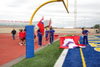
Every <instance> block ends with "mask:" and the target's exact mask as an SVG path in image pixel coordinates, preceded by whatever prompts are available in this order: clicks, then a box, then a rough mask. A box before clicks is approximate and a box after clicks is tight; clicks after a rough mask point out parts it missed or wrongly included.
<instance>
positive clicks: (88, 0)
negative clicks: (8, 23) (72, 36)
mask: <svg viewBox="0 0 100 67" xmlns="http://www.w3.org/2000/svg"><path fill="white" fill-rule="evenodd" d="M46 1H48V0H0V20H16V21H30V18H31V16H32V14H33V12H34V11H35V9H36V8H37V7H38V6H39V5H40V4H42V3H44V2H46ZM76 2H77V3H76V6H77V7H76V8H75V0H69V7H68V10H69V14H68V13H67V12H66V10H65V7H64V5H63V3H62V2H53V3H49V4H47V5H45V6H43V7H42V8H40V9H39V10H38V11H37V13H36V15H35V16H34V19H33V22H34V21H39V20H40V19H41V18H42V16H44V19H45V20H49V19H50V18H51V19H52V26H53V27H66V28H68V27H74V26H76V27H78V26H80V27H91V26H93V25H94V24H100V0H76ZM75 9H76V12H77V13H76V25H75V24H74V23H75V14H74V13H75Z"/></svg>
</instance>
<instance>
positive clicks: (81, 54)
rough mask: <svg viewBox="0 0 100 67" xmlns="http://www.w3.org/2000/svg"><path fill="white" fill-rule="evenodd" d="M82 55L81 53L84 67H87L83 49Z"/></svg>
mask: <svg viewBox="0 0 100 67" xmlns="http://www.w3.org/2000/svg"><path fill="white" fill-rule="evenodd" d="M80 53H81V57H82V62H83V67H86V63H85V59H84V56H83V52H82V48H80Z"/></svg>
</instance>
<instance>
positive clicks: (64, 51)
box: [54, 49, 68, 67]
mask: <svg viewBox="0 0 100 67" xmlns="http://www.w3.org/2000/svg"><path fill="white" fill-rule="evenodd" d="M67 53H68V49H64V50H63V52H62V53H61V55H60V57H59V58H58V60H57V62H56V63H55V65H54V67H62V65H63V62H64V60H65V57H66V55H67Z"/></svg>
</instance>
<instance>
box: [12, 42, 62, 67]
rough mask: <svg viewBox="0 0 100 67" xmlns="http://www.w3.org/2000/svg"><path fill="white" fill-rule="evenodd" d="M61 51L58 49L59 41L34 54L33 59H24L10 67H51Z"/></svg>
mask: <svg viewBox="0 0 100 67" xmlns="http://www.w3.org/2000/svg"><path fill="white" fill-rule="evenodd" d="M62 51H63V49H59V41H56V42H54V43H53V44H52V45H49V46H47V47H46V48H44V49H41V50H40V51H38V52H36V53H35V57H34V58H30V59H26V58H25V59H24V60H22V61H21V62H19V63H17V64H15V65H13V66H12V67H53V66H54V64H55V62H56V61H57V59H58V57H59V56H60V54H61V52H62Z"/></svg>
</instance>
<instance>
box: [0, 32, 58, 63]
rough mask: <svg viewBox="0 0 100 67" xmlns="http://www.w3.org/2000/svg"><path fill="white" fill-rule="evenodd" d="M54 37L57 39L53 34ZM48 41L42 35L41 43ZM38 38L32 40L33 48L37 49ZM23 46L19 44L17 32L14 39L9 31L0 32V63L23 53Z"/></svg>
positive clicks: (44, 43)
mask: <svg viewBox="0 0 100 67" xmlns="http://www.w3.org/2000/svg"><path fill="white" fill-rule="evenodd" d="M54 39H55V40H56V39H58V36H55V37H54ZM48 43H49V41H45V38H44V37H43V42H42V44H43V45H46V44H48ZM38 48H40V47H38V40H37V38H36V39H35V41H34V49H35V50H36V49H38ZM25 49H26V48H25V46H24V45H23V46H20V45H19V37H18V34H17V36H16V39H15V40H13V39H12V36H11V34H9V33H0V65H3V64H5V63H7V62H9V61H11V60H14V59H16V58H18V57H20V56H24V55H25V52H26V51H25Z"/></svg>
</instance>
